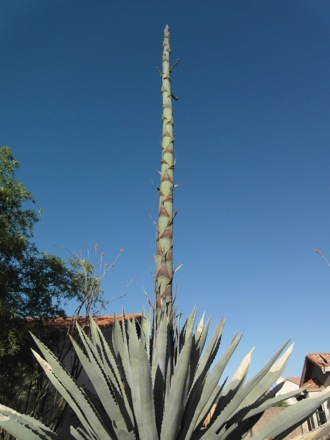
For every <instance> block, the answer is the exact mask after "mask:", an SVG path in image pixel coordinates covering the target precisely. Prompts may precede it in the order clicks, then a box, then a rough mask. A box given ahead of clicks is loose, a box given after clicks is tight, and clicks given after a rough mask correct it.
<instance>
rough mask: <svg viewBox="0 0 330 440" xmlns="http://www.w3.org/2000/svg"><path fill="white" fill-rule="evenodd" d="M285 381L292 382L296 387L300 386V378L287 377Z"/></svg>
mask: <svg viewBox="0 0 330 440" xmlns="http://www.w3.org/2000/svg"><path fill="white" fill-rule="evenodd" d="M285 380H288V381H289V382H292V383H294V384H296V385H298V386H299V385H300V377H287V378H286V379H285Z"/></svg>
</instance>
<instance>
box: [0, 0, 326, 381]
mask: <svg viewBox="0 0 330 440" xmlns="http://www.w3.org/2000/svg"><path fill="white" fill-rule="evenodd" d="M329 22H330V3H329V1H328V0H317V1H315V0H310V1H306V0H299V1H298V0H294V1H292V0H252V1H246V0H236V1H229V0H227V1H224V0H214V1H201V0H199V1H197V0H190V1H183V0H182V1H181V0H180V1H176V2H174V1H169V2H167V3H166V2H160V1H155V0H153V1H151V0H150V1H149V0H146V1H144V0H143V1H133V0H132V1H125V0H120V1H119V0H117V1H114V0H113V1H111V0H93V1H92V0H79V1H78V0H56V1H53V0H52V1H51V0H29V1H26V0H3V1H2V2H1V4H0V34H1V36H0V60H1V71H0V96H1V107H0V143H1V144H2V145H9V146H10V147H11V148H12V150H13V152H14V154H15V156H16V158H17V159H18V160H19V161H20V163H21V168H20V170H19V172H18V178H19V179H20V180H21V181H23V182H24V184H25V185H26V186H27V188H28V189H29V190H30V191H31V192H32V193H33V195H34V196H35V198H36V200H37V202H38V203H39V204H40V205H41V207H42V209H43V216H42V219H41V221H40V222H39V224H38V225H37V227H36V231H35V240H36V242H37V244H38V246H39V248H40V249H41V250H44V251H47V252H49V253H56V254H58V255H61V256H63V257H67V256H68V254H67V253H66V252H65V251H63V250H61V249H59V248H57V247H56V245H63V246H65V247H66V248H68V249H70V250H72V251H79V250H80V249H86V248H90V249H91V248H92V247H93V245H94V244H95V243H98V245H99V250H100V251H101V250H102V251H104V252H105V257H106V259H107V260H108V261H109V263H110V262H111V261H112V260H113V259H114V258H115V256H116V254H117V252H118V250H119V248H120V247H123V248H124V249H125V251H124V253H123V255H122V257H121V259H120V261H119V262H118V264H117V265H116V267H115V268H114V269H113V271H112V272H111V273H110V274H109V276H108V277H107V278H106V281H105V283H104V285H103V288H104V290H105V292H106V296H107V297H110V296H112V295H115V294H117V293H118V292H119V291H120V289H121V288H122V287H124V286H125V285H126V284H127V283H128V282H129V281H130V279H131V278H136V281H135V283H134V284H133V285H131V286H130V287H129V289H128V293H127V296H126V297H125V298H123V299H122V300H119V301H116V302H114V303H112V304H111V306H110V307H109V309H108V310H107V311H106V312H107V313H112V312H120V311H121V310H122V308H123V307H124V309H125V311H127V312H138V311H140V310H141V306H142V304H146V301H145V297H144V294H143V289H142V286H144V288H145V289H146V290H147V291H148V293H149V295H150V297H151V298H152V297H153V284H152V278H151V275H150V267H151V268H152V269H153V267H154V266H153V256H152V254H153V249H154V238H155V232H154V226H153V224H152V222H151V221H150V219H149V215H150V216H151V217H153V218H156V216H157V207H158V199H157V193H156V191H155V189H154V187H153V186H152V184H151V181H155V182H156V183H157V182H158V179H159V176H158V173H157V169H159V162H160V153H161V151H160V139H161V94H160V86H161V83H160V77H159V75H158V74H157V72H156V70H155V67H156V66H160V65H161V51H162V38H163V29H164V26H165V25H166V24H167V23H168V24H169V26H170V31H171V43H172V61H173V63H174V62H175V60H176V58H180V64H179V66H177V67H176V69H175V70H174V72H173V76H172V87H173V93H174V94H175V95H178V96H179V97H180V100H179V101H178V102H175V103H174V111H175V114H174V116H175V127H174V128H175V136H176V143H175V149H176V152H175V155H176V158H177V167H176V182H177V183H180V186H179V188H178V189H177V191H176V193H175V206H176V208H177V209H178V210H179V214H178V216H177V217H176V223H175V245H174V246H175V250H174V252H175V262H176V264H177V265H179V264H181V263H184V267H183V268H182V269H181V270H180V271H179V273H178V275H177V277H176V281H177V283H178V300H177V305H178V309H179V311H182V312H184V313H185V314H187V313H188V312H190V311H191V310H192V308H193V306H194V305H196V306H197V308H198V311H199V313H200V314H201V313H202V311H203V310H205V311H206V315H207V316H209V315H212V317H213V323H214V324H215V323H216V322H217V321H218V320H219V319H220V317H222V316H225V317H226V318H227V326H226V330H225V337H224V342H223V347H222V349H223V350H224V349H225V348H226V347H227V345H228V342H229V341H230V339H231V337H232V335H233V333H234V331H235V330H239V331H243V332H244V338H243V341H242V343H241V346H240V348H239V351H238V355H237V357H235V359H234V360H233V366H232V368H233V369H235V367H236V366H238V361H239V360H240V359H241V358H242V357H243V355H245V353H246V352H247V351H248V350H249V349H250V348H251V347H252V346H256V351H255V354H254V359H253V368H255V369H259V368H261V366H262V365H263V364H264V363H265V362H266V360H268V358H269V357H270V355H271V354H273V353H274V352H275V351H276V349H277V348H278V347H279V346H280V345H281V344H282V343H283V342H284V341H285V340H287V339H288V338H290V337H291V338H292V340H293V341H295V350H294V353H293V355H292V357H291V361H290V363H289V366H288V368H287V371H286V374H287V375H292V376H293V375H294V376H299V375H300V374H301V370H302V366H303V361H304V356H305V354H306V353H309V352H318V351H321V352H322V351H323V352H328V351H330V340H329V331H328V329H329V316H330V314H329V310H330V295H329V293H330V268H328V267H327V265H326V264H325V262H324V261H323V260H322V258H321V257H320V256H318V255H317V254H315V253H314V249H315V248H319V249H321V250H322V251H323V252H324V253H325V254H327V255H328V256H330V222H329V220H330V191H329V185H330V172H329V163H330V150H329V139H330V124H329V113H330V112H329V110H330V87H329V86H330V61H329V45H330V28H329ZM72 311H73V305H70V306H69V307H68V313H70V312H72Z"/></svg>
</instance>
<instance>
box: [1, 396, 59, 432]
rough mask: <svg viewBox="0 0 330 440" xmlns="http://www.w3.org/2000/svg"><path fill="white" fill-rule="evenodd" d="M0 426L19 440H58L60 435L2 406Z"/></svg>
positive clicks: (32, 419)
mask: <svg viewBox="0 0 330 440" xmlns="http://www.w3.org/2000/svg"><path fill="white" fill-rule="evenodd" d="M0 426H1V427H2V428H3V429H5V430H6V431H7V432H8V433H9V434H11V435H12V436H14V437H15V438H18V439H26V440H40V439H42V440H56V439H58V438H59V437H58V435H57V434H56V433H55V432H53V431H52V430H51V429H49V428H47V427H46V426H45V425H43V424H42V423H41V422H39V421H38V420H35V419H34V418H32V417H29V416H27V415H24V414H20V413H18V412H16V411H14V410H13V409H11V408H8V407H7V406H5V405H1V404H0Z"/></svg>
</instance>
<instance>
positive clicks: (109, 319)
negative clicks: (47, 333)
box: [48, 313, 142, 328]
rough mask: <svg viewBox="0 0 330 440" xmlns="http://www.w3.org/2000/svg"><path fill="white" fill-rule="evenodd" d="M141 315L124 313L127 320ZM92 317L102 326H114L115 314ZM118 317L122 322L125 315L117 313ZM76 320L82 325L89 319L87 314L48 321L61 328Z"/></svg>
mask: <svg viewBox="0 0 330 440" xmlns="http://www.w3.org/2000/svg"><path fill="white" fill-rule="evenodd" d="M141 316H142V315H141V313H134V314H133V313H128V314H125V315H124V317H125V320H126V321H128V320H130V319H133V318H135V319H139V318H141ZM92 318H93V319H94V321H95V322H96V324H97V325H98V326H99V327H101V328H106V327H112V326H113V323H114V315H101V316H93V317H92ZM116 318H117V320H118V321H119V322H120V321H122V319H123V315H116ZM75 322H78V324H80V325H84V324H87V325H88V319H86V317H85V316H68V317H67V318H54V319H50V320H49V321H48V323H50V324H53V325H55V326H58V327H60V328H69V327H70V326H71V325H73V324H74V323H75Z"/></svg>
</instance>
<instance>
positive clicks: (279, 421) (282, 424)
mask: <svg viewBox="0 0 330 440" xmlns="http://www.w3.org/2000/svg"><path fill="white" fill-rule="evenodd" d="M329 398H330V390H329V389H328V390H324V391H322V392H320V393H318V394H317V395H315V396H311V397H309V398H308V399H305V400H301V401H299V402H297V403H295V404H294V405H290V406H288V407H287V408H285V409H284V410H283V411H281V412H280V413H279V414H277V415H276V416H274V417H273V418H272V419H270V420H269V421H268V422H267V423H266V424H265V425H263V426H261V427H260V429H258V431H257V432H256V433H255V434H253V436H252V437H251V439H253V440H264V439H265V438H276V436H278V435H280V434H282V433H284V432H285V433H289V432H290V431H292V430H293V429H294V428H295V427H296V426H298V425H300V424H301V423H303V422H304V421H305V420H306V419H307V418H308V417H309V416H310V415H311V414H312V413H313V412H315V411H316V410H317V408H318V407H319V406H320V405H321V404H322V403H323V402H324V401H326V400H328V399H329Z"/></svg>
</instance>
